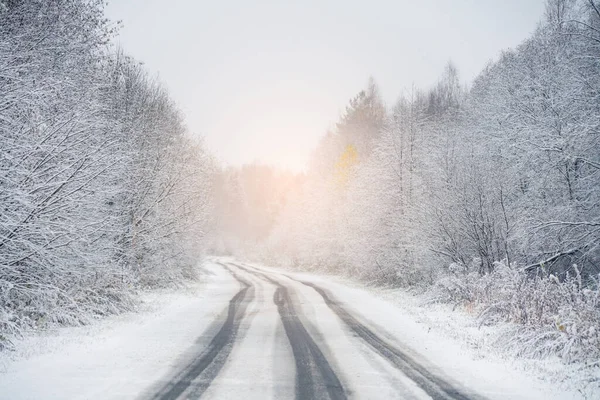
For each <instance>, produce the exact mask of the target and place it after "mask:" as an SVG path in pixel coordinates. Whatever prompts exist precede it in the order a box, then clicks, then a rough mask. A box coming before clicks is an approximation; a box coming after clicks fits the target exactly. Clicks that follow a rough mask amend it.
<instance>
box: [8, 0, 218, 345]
mask: <svg viewBox="0 0 600 400" xmlns="http://www.w3.org/2000/svg"><path fill="white" fill-rule="evenodd" d="M103 7H104V2H103V1H102V0H52V1H46V0H0V349H1V348H3V347H5V346H10V343H11V338H14V337H15V336H18V335H19V334H20V332H22V331H23V330H28V329H40V328H44V327H47V326H50V325H52V324H65V323H66V324H80V323H85V322H87V321H89V320H90V319H92V318H95V317H98V316H102V315H107V314H111V313H116V312H120V311H123V310H128V309H132V308H134V306H135V301H134V298H133V297H132V294H133V293H135V291H136V290H138V289H140V288H146V287H157V286H167V285H177V284H181V283H182V282H184V281H185V280H186V279H190V278H193V277H194V276H195V274H196V270H195V266H196V264H197V263H198V260H199V256H200V254H201V252H202V251H203V246H202V238H203V236H204V234H205V232H206V230H207V229H208V228H209V227H210V224H211V222H210V218H209V211H210V198H211V197H210V195H209V191H210V190H211V186H212V180H213V178H212V176H213V170H214V162H213V161H212V160H211V157H210V156H209V155H208V154H207V152H206V151H205V150H204V149H203V147H202V144H201V143H200V142H199V141H198V140H196V139H194V138H193V137H192V136H191V135H190V134H189V133H188V132H187V131H186V128H185V126H184V123H183V118H182V116H181V114H180V112H179V110H178V109H177V106H176V105H175V103H174V102H173V101H172V99H171V98H170V97H169V94H168V92H167V91H166V89H165V88H164V87H163V86H161V84H160V83H159V82H157V81H156V80H155V79H153V78H151V77H150V76H149V75H148V74H147V73H146V72H145V70H144V68H143V67H142V65H141V64H140V63H139V62H137V61H135V60H134V59H132V58H131V57H129V56H127V55H126V54H125V53H124V52H123V51H122V50H120V49H115V48H114V46H113V45H112V44H111V39H112V38H113V37H114V35H115V32H116V26H115V25H114V24H112V23H111V22H109V21H108V20H107V19H106V17H105V16H104V10H103Z"/></svg>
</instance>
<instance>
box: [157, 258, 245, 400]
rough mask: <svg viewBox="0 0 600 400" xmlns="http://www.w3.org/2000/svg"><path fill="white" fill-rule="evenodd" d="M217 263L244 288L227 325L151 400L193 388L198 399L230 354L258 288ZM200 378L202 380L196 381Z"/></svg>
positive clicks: (230, 310) (234, 300)
mask: <svg viewBox="0 0 600 400" xmlns="http://www.w3.org/2000/svg"><path fill="white" fill-rule="evenodd" d="M217 264H219V265H221V266H222V267H223V268H225V269H226V270H227V271H229V273H231V274H232V275H233V277H234V278H235V279H236V280H237V281H238V282H239V283H240V284H241V285H242V288H241V289H240V290H239V291H238V292H237V293H236V294H235V295H234V296H233V297H232V298H231V300H230V301H229V305H228V307H227V317H226V319H225V322H224V323H223V325H222V326H221V328H220V329H219V331H218V332H217V333H216V335H215V336H214V337H213V338H212V340H211V341H210V343H209V344H208V346H207V347H206V348H205V349H203V351H201V352H200V353H199V354H198V355H197V356H196V357H195V359H194V360H193V361H192V362H191V363H189V364H188V365H187V366H185V367H184V368H182V369H181V371H179V372H178V373H177V374H176V375H175V377H174V378H173V379H172V380H171V381H170V382H169V383H167V384H165V385H164V386H163V387H162V388H160V389H159V390H158V391H157V392H156V393H155V394H154V395H153V396H152V397H151V399H152V400H174V399H177V398H178V397H179V396H181V395H182V394H183V393H184V392H185V391H186V390H187V389H188V388H190V386H192V388H193V397H195V398H199V397H200V396H202V394H203V393H204V392H205V391H206V389H208V387H209V386H210V384H211V382H212V381H213V380H214V379H215V377H216V376H217V375H218V373H219V371H220V370H221V368H222V367H223V365H224V364H225V362H226V361H227V358H228V357H229V354H230V353H231V350H232V348H233V343H234V341H235V339H236V336H237V334H238V331H239V329H240V325H241V322H242V320H243V318H244V315H245V313H246V309H247V308H248V305H249V304H250V302H252V300H253V299H254V292H255V288H254V285H253V284H252V283H251V282H250V281H247V280H245V279H243V278H241V277H239V275H237V274H236V273H235V272H234V271H233V270H231V269H230V268H229V267H228V266H226V265H224V264H221V263H217ZM201 375H202V381H201V382H194V381H195V380H197V379H198V378H199V377H200V376H201Z"/></svg>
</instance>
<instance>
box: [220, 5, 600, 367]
mask: <svg viewBox="0 0 600 400" xmlns="http://www.w3.org/2000/svg"><path fill="white" fill-rule="evenodd" d="M252 171H254V172H252ZM251 172H252V173H251ZM219 182H220V183H219V184H218V185H219V187H220V188H221V189H220V192H219V193H221V196H223V193H225V194H226V195H225V196H223V197H221V198H223V199H227V200H226V201H219V202H218V203H219V204H221V205H222V206H221V208H220V210H219V215H222V216H223V217H222V218H221V221H227V220H231V219H233V220H235V221H237V224H236V226H235V229H230V228H229V226H230V225H228V224H227V223H222V226H221V227H220V229H221V231H222V232H225V234H224V235H222V237H221V239H220V240H219V241H217V242H216V243H215V244H214V246H215V247H214V248H213V251H214V252H217V253H224V254H234V255H236V256H237V257H240V258H247V259H251V260H257V261H261V262H263V263H265V264H267V265H277V266H279V265H285V266H288V267H289V268H294V269H299V270H307V271H326V272H328V273H331V274H341V275H345V276H349V277H352V278H355V279H358V280H362V281H364V282H368V283H369V284H373V285H382V286H393V287H403V288H407V289H408V290H411V291H413V292H415V293H419V294H424V295H425V296H426V298H428V299H429V301H430V302H447V303H452V304H455V305H457V306H461V307H465V308H468V309H470V310H475V311H476V316H477V318H478V319H479V321H480V324H486V325H491V324H499V323H504V322H510V323H512V325H511V326H513V327H516V328H514V329H513V330H510V331H508V332H506V334H505V339H504V340H505V343H504V345H505V346H506V347H507V348H510V349H512V350H513V351H514V352H516V353H518V354H520V355H526V356H532V357H541V356H547V355H559V356H560V357H562V359H563V360H565V361H567V362H570V361H575V360H597V359H598V358H599V357H600V332H599V331H598V330H599V327H600V287H599V278H600V184H599V182H600V6H599V5H598V4H597V2H594V1H592V0H579V1H571V0H549V1H548V2H547V4H546V12H545V15H544V17H543V19H542V21H541V22H540V23H539V25H538V27H537V29H536V30H535V32H534V34H533V35H532V36H531V37H530V38H528V39H527V40H525V41H524V42H523V43H522V44H521V45H519V46H518V47H517V48H516V49H512V50H507V51H504V52H502V54H500V55H499V57H498V59H497V60H495V61H491V62H489V64H488V65H487V66H486V67H485V68H484V70H483V71H481V73H480V74H479V76H478V77H477V78H476V79H475V81H474V82H473V83H472V85H469V86H467V85H465V84H463V83H462V82H461V79H460V76H459V72H458V70H457V68H456V67H455V66H454V65H453V64H452V63H448V65H447V67H446V68H445V70H444V71H443V73H442V75H441V77H440V78H439V80H438V82H437V83H435V84H434V85H432V87H431V88H426V89H421V88H417V87H413V88H410V89H408V90H406V91H404V92H403V93H401V94H400V96H399V98H398V100H397V102H396V103H395V104H393V105H391V106H387V105H385V104H384V102H383V100H382V99H381V96H380V94H379V90H378V87H377V85H376V83H375V82H374V80H372V79H371V80H370V81H369V83H368V84H367V87H366V88H365V90H363V91H361V92H360V93H358V94H357V95H356V97H354V98H353V99H351V100H350V102H349V104H348V105H347V107H346V109H345V112H344V113H343V114H342V115H341V117H340V120H339V121H338V122H337V124H336V126H335V128H334V129H331V130H330V131H329V132H327V134H326V135H324V136H323V137H322V139H321V141H320V143H319V145H318V147H317V148H316V149H315V151H314V154H313V157H312V160H311V163H310V165H309V166H307V169H306V172H305V173H303V174H299V175H297V176H296V177H295V178H291V177H286V175H285V173H284V172H281V171H277V170H276V169H274V168H268V167H266V166H260V165H253V166H246V167H243V168H241V169H238V170H235V169H233V170H231V169H230V170H226V171H224V172H222V177H221V178H220V180H219ZM275 187H277V188H279V189H280V190H273V188H275ZM282 190H283V191H282ZM257 220H258V221H260V227H259V226H257V225H256V224H257V222H256V221H257ZM240 223H241V225H240ZM265 232H266V233H265Z"/></svg>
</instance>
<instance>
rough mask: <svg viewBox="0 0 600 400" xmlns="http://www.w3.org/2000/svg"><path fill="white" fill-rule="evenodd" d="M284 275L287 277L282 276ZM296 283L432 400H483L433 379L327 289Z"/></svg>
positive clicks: (434, 377)
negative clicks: (313, 294) (308, 289)
mask: <svg viewBox="0 0 600 400" xmlns="http://www.w3.org/2000/svg"><path fill="white" fill-rule="evenodd" d="M285 276H287V275H285ZM287 277H288V278H289V279H292V280H294V281H296V282H299V283H301V284H303V285H305V286H308V287H311V288H313V289H314V290H315V291H316V292H317V293H319V295H321V297H322V298H323V300H324V301H325V304H327V306H328V307H329V308H330V309H331V310H332V311H333V312H334V313H335V314H336V315H337V316H338V317H339V318H340V319H341V320H342V321H343V322H344V323H345V324H346V325H347V326H348V327H349V328H350V329H352V331H353V332H354V333H355V334H356V335H357V336H358V337H359V338H361V339H362V340H364V341H365V342H366V343H367V344H368V345H369V346H370V347H371V348H373V349H374V350H375V351H376V352H377V353H379V354H380V355H381V356H382V357H384V358H385V359H387V360H389V361H390V362H391V363H392V364H393V365H394V366H395V367H396V368H398V369H399V370H400V371H402V373H404V374H405V375H406V376H407V377H408V378H410V379H411V380H413V381H414V382H415V383H416V384H417V385H419V387H421V389H423V390H424V391H425V392H426V393H427V394H428V395H429V396H431V397H432V398H433V399H434V400H438V399H439V400H442V399H443V400H449V399H452V400H469V399H471V400H473V399H482V397H480V396H474V395H468V394H466V393H464V392H463V390H462V389H460V388H457V387H454V386H453V385H452V384H450V383H449V382H447V381H446V380H445V379H444V378H442V377H440V376H436V375H435V374H434V373H432V372H430V371H429V370H427V368H425V367H424V366H423V365H421V364H420V363H419V362H417V361H416V360H415V359H414V358H412V357H411V356H410V355H408V354H407V353H406V352H404V351H402V350H400V349H398V348H397V347H395V346H393V345H392V344H390V343H389V342H387V341H386V340H385V339H383V338H381V337H380V336H378V335H377V334H376V333H375V332H373V331H372V330H371V329H370V328H368V327H367V326H365V325H364V324H362V323H361V322H360V321H359V320H358V319H356V318H355V317H354V316H353V315H352V314H350V313H349V312H348V311H347V310H346V309H345V308H344V307H343V306H342V305H341V304H340V302H339V301H337V300H336V299H335V298H334V297H333V296H332V295H331V293H329V292H328V291H327V290H325V289H323V288H321V287H319V286H317V285H315V284H314V283H312V282H306V281H301V280H297V279H294V278H292V277H289V276H287Z"/></svg>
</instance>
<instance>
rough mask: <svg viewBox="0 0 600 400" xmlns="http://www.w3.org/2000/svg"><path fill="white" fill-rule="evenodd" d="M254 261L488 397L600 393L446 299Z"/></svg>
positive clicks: (587, 396)
mask: <svg viewBox="0 0 600 400" xmlns="http://www.w3.org/2000/svg"><path fill="white" fill-rule="evenodd" d="M255 266H256V267H259V268H263V269H266V270H270V271H273V272H284V273H285V274H287V275H288V276H291V277H294V278H299V279H302V280H307V281H311V282H315V283H317V284H319V285H320V286H321V287H324V288H326V289H329V290H330V291H332V292H333V293H334V295H335V296H336V297H337V298H338V300H340V301H341V302H343V303H344V304H345V305H348V306H350V307H351V310H353V311H355V312H356V313H358V314H359V315H362V316H365V317H366V318H367V321H368V322H370V323H373V324H374V325H375V326H378V327H380V328H381V330H380V331H387V332H389V333H390V334H391V336H393V338H395V341H396V342H397V343H400V344H401V345H407V346H409V347H410V348H411V349H412V350H414V351H415V353H417V354H419V355H422V356H423V357H425V358H426V359H427V360H429V361H431V362H432V363H434V364H435V365H437V366H439V367H440V368H441V370H442V371H443V373H444V374H446V375H448V376H450V377H451V378H453V379H454V380H456V381H457V382H460V383H462V384H464V385H465V386H466V387H468V388H472V389H474V390H476V391H478V392H479V393H481V394H483V395H485V396H488V397H489V398H498V399H508V398H510V399H597V398H600V392H598V389H597V386H596V387H594V386H590V387H588V388H582V384H581V379H580V378H579V377H577V376H574V374H572V373H571V369H573V368H577V367H567V366H565V365H563V364H561V363H560V361H559V360H524V359H518V358H511V357H508V356H507V354H506V353H505V352H502V351H501V349H499V347H498V346H496V345H494V342H495V340H496V339H497V337H498V335H499V334H500V332H501V330H502V327H481V328H479V327H478V324H477V321H476V318H475V316H474V315H471V314H469V313H467V312H466V311H464V310H459V309H456V310H453V307H452V306H451V305H447V304H433V305H430V304H425V301H424V299H423V298H420V297H418V296H414V295H412V294H410V293H407V292H406V291H405V290H402V289H383V288H376V287H365V285H364V284H361V283H357V282H356V281H352V280H350V279H345V278H341V277H339V276H327V275H317V274H313V273H290V272H288V271H281V270H278V269H275V268H267V267H264V266H261V265H258V264H256V265H255ZM474 372H475V373H474ZM567 375H570V376H569V377H568V378H566V376H567Z"/></svg>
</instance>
